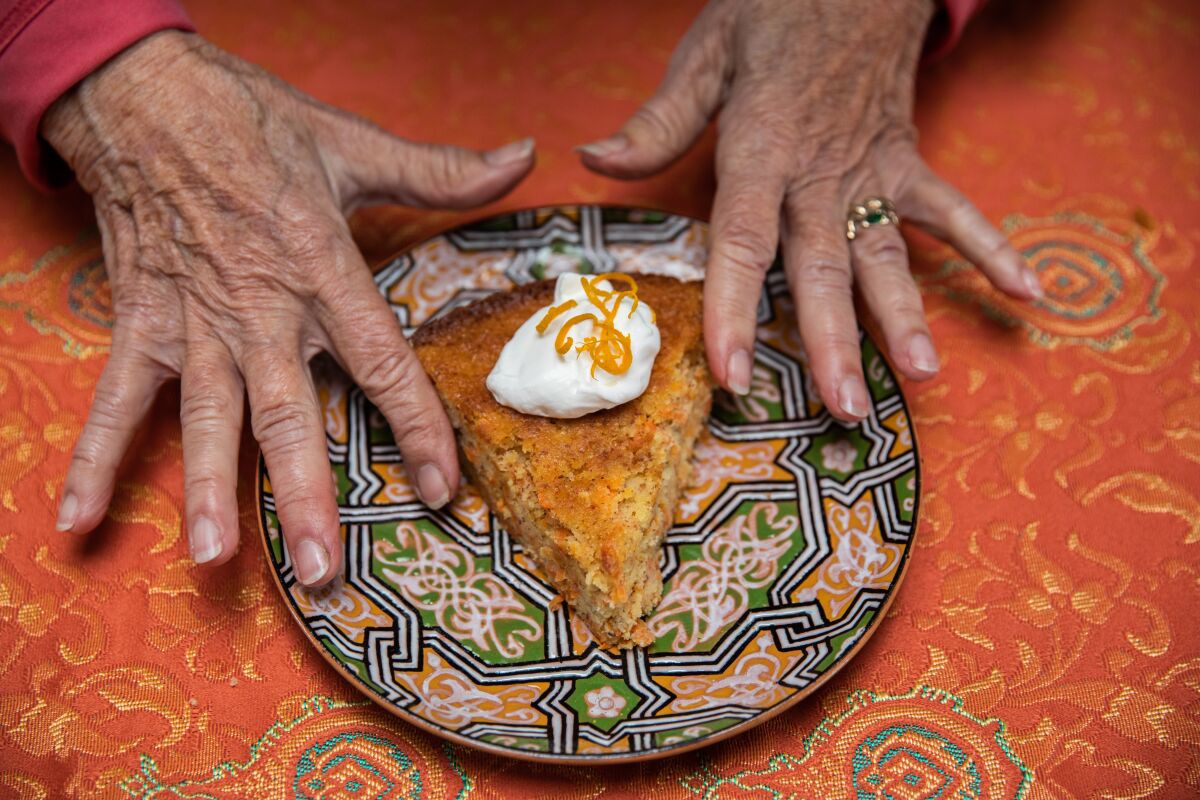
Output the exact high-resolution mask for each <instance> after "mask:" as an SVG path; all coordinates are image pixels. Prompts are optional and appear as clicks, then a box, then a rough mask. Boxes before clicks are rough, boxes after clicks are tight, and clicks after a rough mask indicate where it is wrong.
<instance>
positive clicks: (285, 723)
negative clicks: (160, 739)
mask: <svg viewBox="0 0 1200 800" xmlns="http://www.w3.org/2000/svg"><path fill="white" fill-rule="evenodd" d="M370 705H371V703H370V702H368V701H365V700H364V701H356V702H346V701H343V700H335V699H333V698H332V697H327V696H323V695H318V696H315V697H310V698H308V699H307V700H305V701H304V702H303V703H302V704H301V710H300V714H299V715H297V716H296V717H294V718H293V719H290V720H279V721H277V722H275V723H274V724H272V725H271V726H270V727H269V728H267V730H266V732H265V733H263V735H262V736H260V737H259V738H258V740H257V741H255V742H254V743H253V744H251V745H250V754H249V756H248V757H247V758H246V760H245V761H242V762H239V761H222V762H221V763H219V764H217V765H216V766H215V767H213V768H212V775H211V776H210V777H208V778H204V779H202V780H188V779H186V778H185V779H183V780H181V781H178V782H177V783H170V784H164V783H163V782H162V780H161V779H160V778H159V767H158V763H157V762H156V761H155V760H154V759H153V758H152V757H151V756H148V755H145V754H143V755H142V756H141V758H140V759H139V761H138V766H139V772H138V773H137V774H135V775H131V776H129V777H128V778H126V779H125V780H123V781H121V782H120V783H119V784H117V785H118V787H119V788H120V789H121V790H122V791H124V792H125V793H126V794H127V795H128V796H130V797H135V798H138V800H153V798H159V797H185V798H189V800H217V797H216V796H215V795H212V794H209V793H208V792H207V791H206V789H205V787H206V786H207V785H209V784H215V783H217V782H219V781H222V780H224V779H226V778H229V777H233V776H236V775H239V774H241V773H243V772H247V771H248V770H251V769H253V768H254V766H255V765H256V764H257V763H258V761H259V759H260V758H261V757H262V754H263V753H264V752H265V751H266V750H267V749H268V748H270V747H271V746H273V745H274V744H276V743H277V742H279V741H280V740H282V739H283V737H284V735H285V734H287V733H288V732H289V731H291V730H292V729H293V728H295V727H297V726H298V725H301V724H303V723H304V722H307V721H308V720H310V719H312V718H313V717H315V716H318V715H320V714H325V713H328V712H330V711H334V710H337V709H343V708H365V707H368V706H370Z"/></svg>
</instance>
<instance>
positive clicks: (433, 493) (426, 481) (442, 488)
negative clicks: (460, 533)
mask: <svg viewBox="0 0 1200 800" xmlns="http://www.w3.org/2000/svg"><path fill="white" fill-rule="evenodd" d="M417 494H419V495H420V496H421V502H423V503H425V505H427V506H429V507H430V508H441V507H442V506H444V505H446V503H448V502H449V501H450V486H449V484H447V483H446V476H444V475H442V471H441V470H440V469H438V468H437V467H435V466H434V465H433V464H423V465H422V466H421V468H420V469H419V470H417Z"/></svg>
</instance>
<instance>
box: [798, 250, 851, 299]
mask: <svg viewBox="0 0 1200 800" xmlns="http://www.w3.org/2000/svg"><path fill="white" fill-rule="evenodd" d="M799 271H800V278H801V280H802V281H803V282H804V285H805V287H806V289H808V290H809V291H814V292H819V293H833V292H848V291H849V290H850V270H849V268H848V265H847V264H846V263H845V262H844V261H842V260H841V259H837V258H833V257H832V256H828V255H820V254H817V255H812V256H810V257H808V258H806V259H805V260H804V261H803V262H802V263H801V264H800V270H799Z"/></svg>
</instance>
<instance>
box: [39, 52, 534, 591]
mask: <svg viewBox="0 0 1200 800" xmlns="http://www.w3.org/2000/svg"><path fill="white" fill-rule="evenodd" d="M42 133H43V135H44V137H45V138H46V139H47V140H48V141H49V142H50V143H51V145H52V146H53V147H54V148H55V149H56V150H57V151H58V152H59V153H60V154H61V155H62V156H63V158H65V159H66V161H67V163H68V164H69V165H70V166H71V167H72V168H73V169H74V171H75V174H76V176H77V178H78V180H79V182H80V184H81V185H82V186H83V187H84V188H85V189H86V190H87V191H88V192H89V193H91V194H92V195H93V198H94V200H95V205H96V217H97V221H98V223H99V227H100V232H101V236H102V239H103V246H104V256H105V262H106V265H107V269H108V277H109V282H110V284H111V288H112V294H113V306H114V310H115V314H116V323H115V327H114V330H113V343H112V354H111V355H110V357H109V360H108V364H107V366H106V367H105V369H104V372H103V374H102V375H101V376H100V380H99V383H98V384H97V386H96V395H95V399H94V400H93V403H92V409H91V414H90V416H89V417H88V420H87V423H86V425H85V426H84V429H83V432H82V434H81V435H80V437H79V441H78V443H77V445H76V447H75V454H74V458H73V460H72V461H71V466H70V469H69V472H68V474H67V478H66V483H65V485H64V487H63V496H62V503H61V506H60V511H59V520H58V527H59V529H60V530H71V531H75V532H79V533H83V532H87V531H90V530H91V529H93V528H94V527H96V525H98V524H99V522H100V520H101V519H102V518H103V517H104V514H105V511H106V509H107V507H108V505H109V502H110V500H111V498H112V494H113V488H114V482H115V477H116V473H117V468H118V465H119V463H120V461H121V460H122V457H123V455H124V454H125V451H126V449H127V448H128V447H129V444H130V440H131V439H132V437H133V434H134V432H135V430H136V428H137V427H138V425H139V423H140V421H141V420H142V418H143V417H144V416H145V414H146V412H147V410H148V409H149V408H150V405H151V403H152V401H153V399H154V396H155V394H156V392H157V390H158V388H159V387H160V386H161V385H162V383H163V382H164V381H166V380H167V379H169V378H170V377H172V376H175V375H178V376H180V377H181V380H182V403H181V409H180V413H181V418H182V425H183V460H184V493H185V506H186V509H185V511H186V520H187V528H188V533H189V539H190V543H191V551H192V557H193V558H194V559H195V560H196V561H197V562H200V563H206V562H207V563H220V562H223V561H225V560H227V559H229V558H230V557H231V556H232V555H233V554H234V552H235V550H236V548H237V536H238V518H237V499H236V486H237V452H238V443H239V438H240V431H241V426H242V409H243V392H245V393H248V395H249V400H250V416H251V426H252V429H253V432H254V436H255V437H256V438H257V439H258V441H259V443H260V444H261V445H262V449H263V455H264V457H265V459H266V463H267V469H268V471H269V472H270V475H271V481H272V489H273V491H274V494H275V498H276V508H277V509H278V515H279V519H280V522H281V523H282V526H283V530H284V534H285V537H286V542H287V547H288V552H289V553H290V555H291V559H292V563H293V564H294V567H295V571H296V575H297V577H298V578H299V579H300V580H301V581H302V582H303V583H305V584H309V585H318V584H321V583H323V582H325V581H327V580H329V579H330V578H331V577H332V576H333V575H335V574H337V573H338V571H339V570H340V566H341V557H340V548H339V547H338V510H337V506H336V503H335V496H334V489H333V483H332V480H331V477H330V471H329V461H328V457H327V454H326V448H325V432H324V426H323V424H322V415H321V412H320V409H319V408H318V405H317V395H316V392H315V391H314V388H313V384H312V380H311V374H310V372H309V369H308V361H309V360H310V359H311V358H312V357H313V356H314V355H316V354H317V353H318V352H319V351H327V352H329V353H331V354H332V355H333V356H334V357H335V358H337V359H338V360H339V362H340V363H341V364H342V365H343V366H344V367H345V368H346V370H347V371H348V372H349V374H350V375H351V376H352V377H353V378H354V380H355V381H356V382H357V383H358V385H359V386H361V387H362V389H363V390H364V392H365V393H366V394H367V396H368V397H369V398H370V400H371V401H372V402H373V403H375V405H376V406H378V408H379V410H380V411H381V412H382V413H383V415H384V416H385V417H386V418H387V420H388V422H389V424H390V425H391V428H392V430H393V432H394V433H395V436H396V441H397V443H398V445H399V447H400V450H401V452H402V453H403V456H404V462H405V464H406V465H407V469H408V471H409V473H410V475H411V478H412V480H413V484H414V486H415V487H416V488H417V491H418V493H419V494H420V497H421V499H422V500H424V501H425V502H426V503H428V504H429V505H431V506H438V505H441V504H443V503H445V502H446V501H447V500H448V499H449V498H450V496H451V494H452V493H453V492H454V491H455V489H456V488H457V486H458V461H457V456H456V451H455V444H454V437H453V433H452V431H451V428H450V423H449V421H448V420H447V419H446V416H445V413H444V411H443V410H442V406H441V404H440V402H439V401H438V398H437V395H436V394H435V392H434V390H433V387H432V385H431V384H430V382H429V380H428V378H426V376H425V374H424V372H423V371H422V370H421V367H420V364H419V363H418V361H417V360H416V358H415V357H414V355H413V353H412V351H411V350H410V349H409V347H408V344H407V343H406V341H405V339H404V336H403V334H402V332H401V330H400V328H399V326H398V324H397V322H396V319H395V317H394V316H393V315H392V313H391V311H390V310H389V308H388V305H387V303H386V302H385V301H384V299H383V298H382V297H381V296H380V294H379V292H378V291H377V290H376V287H375V285H374V283H373V282H372V280H371V274H370V271H369V270H368V269H367V267H366V265H365V264H364V263H363V260H362V257H361V255H360V254H359V252H358V250H357V249H356V248H355V246H354V243H353V241H352V240H351V237H350V233H349V230H348V228H347V225H346V221H345V218H344V214H345V213H346V212H348V211H349V210H350V209H352V208H353V207H355V206H356V205H358V204H361V203H364V202H371V201H377V200H388V201H394V202H398V203H404V204H406V205H412V206H429V207H435V206H436V207H449V208H463V207H469V206H474V205H478V204H481V203H484V202H487V201H489V200H492V199H494V198H496V197H498V196H500V195H502V194H504V193H505V192H507V191H508V190H509V189H510V188H512V187H513V186H514V185H515V184H516V183H517V182H518V181H520V180H521V178H522V177H524V175H525V174H526V173H528V172H529V170H530V169H531V168H532V166H533V160H534V159H533V143H532V142H531V141H528V140H527V141H523V142H517V143H514V144H511V145H508V146H505V147H501V148H500V149H498V150H493V151H490V152H487V153H478V152H473V151H469V150H463V149H460V148H456V147H445V146H433V145H427V144H418V143H415V142H410V141H405V140H403V139H398V138H396V137H393V136H390V135H389V134H387V133H386V132H384V131H383V130H381V129H379V128H377V127H375V126H374V125H371V124H370V123H368V122H366V121H364V120H362V119H359V118H357V117H355V116H352V115H350V114H347V113H345V112H342V111H338V110H337V109H334V108H330V107H328V106H325V105H322V104H321V103H318V102H316V101H315V100H313V99H312V98H309V97H307V96H305V95H303V94H301V93H300V92H298V91H296V90H295V89H293V88H291V87H289V86H287V85H286V84H284V83H283V82H281V81H279V80H278V79H276V78H274V77H272V76H271V75H269V74H267V73H266V72H264V71H263V70H261V69H258V68H257V67H254V66H252V65H250V64H247V63H245V62H243V61H240V60H238V59H237V58H234V57H233V56H230V55H229V54H227V53H225V52H222V51H221V50H219V49H217V48H216V47H214V46H212V45H211V44H208V43H206V42H205V41H203V40H202V39H200V38H199V37H197V36H194V35H190V34H183V33H177V32H166V33H160V34H157V35H155V36H151V37H149V38H147V39H145V40H143V41H142V42H140V43H138V44H137V45H135V46H134V47H132V48H130V49H129V50H127V51H125V52H124V53H122V54H121V55H120V56H119V57H117V58H116V59H114V60H112V61H110V62H109V63H108V64H106V65H105V66H104V67H102V68H101V69H99V70H98V71H97V72H95V73H93V74H92V75H91V76H89V77H88V78H87V79H86V80H84V81H83V82H82V84H81V85H80V86H79V87H77V88H76V89H75V90H73V91H72V92H70V93H69V94H68V95H67V96H64V97H63V98H61V99H60V100H59V101H58V102H57V103H56V104H55V106H54V107H53V108H52V109H51V110H50V112H49V113H48V114H47V116H46V118H45V119H44V121H43V125H42Z"/></svg>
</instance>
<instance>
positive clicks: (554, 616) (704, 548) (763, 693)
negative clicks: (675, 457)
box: [258, 206, 919, 763]
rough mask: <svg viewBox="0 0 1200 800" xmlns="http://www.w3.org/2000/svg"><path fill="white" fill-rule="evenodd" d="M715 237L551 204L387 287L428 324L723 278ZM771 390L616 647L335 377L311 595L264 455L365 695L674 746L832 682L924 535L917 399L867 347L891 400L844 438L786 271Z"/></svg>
mask: <svg viewBox="0 0 1200 800" xmlns="http://www.w3.org/2000/svg"><path fill="white" fill-rule="evenodd" d="M706 246H707V227H706V226H705V225H704V224H703V223H701V222H698V221H695V220H692V219H688V218H685V217H679V216H675V215H670V214H665V213H662V212H654V211H647V210H639V209H628V208H606V207H596V206H578V207H553V208H542V209H536V210H530V211H521V212H517V213H514V214H506V215H503V216H498V217H493V218H490V219H487V220H484V221H482V222H477V223H474V224H471V225H468V226H465V227H463V228H459V229H457V230H455V231H452V232H450V233H447V234H444V235H441V236H438V237H435V238H434V239H431V240H429V241H427V242H425V243H423V244H421V245H418V246H417V247H415V248H413V249H412V250H410V251H408V252H406V253H404V254H402V255H400V256H398V257H397V258H395V259H394V260H393V261H391V262H390V263H388V264H387V265H386V266H385V267H384V268H383V269H382V270H381V271H380V272H379V273H378V274H377V276H376V280H377V282H378V285H379V287H380V291H382V292H383V293H384V295H385V296H386V297H387V299H388V301H389V303H390V304H391V306H392V308H393V309H394V311H395V314H396V317H397V319H398V320H399V321H400V323H401V325H402V326H404V327H405V329H406V331H408V332H411V331H412V330H413V329H414V328H415V327H416V326H418V325H420V324H421V323H422V322H424V321H426V320H428V319H430V318H432V317H435V316H438V315H439V314H444V313H445V312H446V311H448V310H449V309H452V308H455V307H457V306H460V305H463V304H465V303H469V302H471V301H472V300H474V299H476V298H479V297H482V296H484V295H487V294H488V293H490V292H493V291H496V290H498V289H504V288H508V287H510V286H512V285H513V284H520V283H526V282H528V281H531V280H536V279H539V278H543V277H552V276H554V275H557V274H560V273H562V272H564V271H580V272H593V273H594V272H605V271H609V270H613V269H619V270H622V271H626V272H652V273H653V272H657V273H668V274H674V275H677V276H683V277H692V278H698V277H701V276H702V275H703V265H704V259H705V253H706ZM758 316H759V320H758V321H759V331H758V340H757V343H756V349H755V360H754V368H753V373H752V388H751V392H750V394H749V395H747V396H745V397H732V396H729V395H725V394H719V395H718V396H717V398H716V401H715V403H714V408H713V414H712V418H711V420H710V421H709V425H708V429H707V431H706V432H705V433H704V434H703V436H702V437H701V439H700V441H699V442H698V444H697V448H696V469H695V472H694V480H693V485H692V486H691V487H690V488H689V489H688V491H687V492H686V493H685V495H684V496H683V498H682V499H681V501H680V505H679V508H678V509H677V511H676V524H675V526H674V527H673V528H672V529H671V531H670V533H669V534H668V536H667V542H666V546H665V548H664V551H663V555H662V567H663V572H664V577H665V586H664V594H663V599H662V602H661V603H660V604H659V606H658V608H657V609H656V610H655V611H654V613H653V615H652V616H651V618H650V620H649V626H650V630H651V632H652V633H653V634H654V636H655V640H654V642H653V643H652V644H651V645H650V646H649V647H645V648H635V649H631V650H625V651H621V652H617V651H610V650H605V649H602V648H600V647H598V646H597V645H596V644H595V643H594V642H593V641H592V639H591V636H590V635H589V633H588V631H587V628H586V627H584V626H583V625H581V624H579V623H578V622H577V621H576V620H575V619H573V618H572V616H571V614H570V611H569V609H568V608H567V607H566V606H565V605H564V604H563V603H562V602H561V601H560V600H557V599H556V593H555V591H554V590H553V589H552V588H551V586H550V585H549V583H547V581H546V580H545V578H544V576H543V574H542V573H541V572H540V571H539V569H538V567H537V565H536V564H535V563H534V562H533V561H532V560H531V559H530V558H529V557H528V556H527V555H526V554H525V553H524V552H523V551H522V549H521V547H520V545H518V544H517V543H516V542H515V541H513V540H512V539H511V538H510V537H509V536H508V534H507V533H506V532H505V531H504V529H503V528H502V527H501V526H500V524H499V523H498V521H497V520H496V518H495V517H494V516H493V515H492V514H491V513H489V511H488V509H487V507H486V505H485V504H484V503H483V502H482V501H481V499H480V497H479V495H478V493H476V492H475V491H474V489H473V488H472V487H471V486H469V485H465V486H464V487H463V488H462V490H461V491H460V493H459V495H458V497H457V499H456V500H455V502H454V503H452V504H450V505H449V506H447V507H445V508H443V509H441V510H439V511H432V510H430V509H428V508H426V507H425V506H424V505H423V504H421V503H420V502H419V501H418V500H417V499H416V496H415V494H414V492H413V491H412V489H411V487H410V485H409V483H408V481H407V479H406V477H405V475H404V471H403V468H402V465H401V463H400V455H399V452H398V450H397V448H396V446H395V443H394V441H393V440H392V437H391V433H390V432H389V430H388V428H387V425H386V423H385V422H384V420H383V419H382V417H381V416H380V415H379V414H378V413H377V412H376V411H375V410H374V409H373V408H372V407H371V406H370V405H369V404H368V403H367V402H366V400H365V398H364V397H363V395H362V394H361V392H359V391H358V390H357V389H355V388H354V387H353V386H352V385H351V384H349V383H348V381H347V380H346V379H345V377H344V376H342V375H340V374H337V373H335V372H334V371H332V370H329V371H328V374H325V373H323V372H322V373H320V374H318V385H319V392H320V396H321V401H322V403H323V405H324V412H325V421H326V433H327V441H328V446H329V459H330V463H331V468H332V471H333V477H334V481H335V483H336V486H337V490H338V504H339V507H340V514H341V523H342V525H341V531H342V537H343V539H342V541H343V546H344V548H345V570H344V574H343V575H342V576H340V577H339V578H338V579H336V580H334V581H333V582H332V583H331V584H330V585H329V586H326V587H324V588H322V589H319V590H315V591H313V590H309V589H306V588H304V587H302V586H300V585H299V584H298V583H297V581H296V579H295V576H294V574H293V571H292V565H291V563H290V561H289V559H288V555H287V553H286V551H285V550H284V548H283V544H282V537H281V535H280V530H279V521H278V519H277V517H276V515H275V507H274V499H273V497H272V495H271V490H270V481H269V478H268V477H267V475H266V471H265V468H264V467H263V464H262V461H261V459H260V461H259V481H258V482H259V510H260V518H261V522H262V528H263V535H264V543H265V546H266V549H267V552H268V554H269V557H270V561H271V563H272V564H273V565H274V571H275V574H276V577H277V578H278V581H279V585H280V587H281V590H282V592H283V595H284V597H285V598H286V599H287V602H288V605H289V606H290V608H291V610H292V612H293V613H294V615H295V617H296V619H297V620H298V621H299V623H300V624H301V626H302V627H303V628H304V630H305V631H306V633H307V634H308V636H309V637H310V639H311V640H312V641H313V642H314V644H315V645H316V646H317V647H318V649H319V650H320V651H321V652H322V653H323V655H324V656H325V657H326V658H327V659H328V660H329V661H330V663H332V664H333V665H334V666H335V667H336V668H337V669H338V670H339V671H341V673H342V674H343V675H345V676H346V678H347V679H349V680H350V681H351V682H352V683H353V684H355V685H356V686H357V687H358V688H359V689H361V690H362V691H363V692H364V693H365V694H366V695H367V696H369V697H371V698H372V699H373V700H375V701H376V702H378V703H380V704H381V705H383V706H384V707H386V708H388V709H389V710H391V711H393V712H394V713H396V714H397V715H399V716H400V717H402V718H404V719H407V720H409V721H411V722H413V723H415V724H417V725H419V726H420V727H423V728H425V729H428V730H430V731H433V732H434V733H437V734H438V735H441V736H445V737H447V738H450V739H452V740H454V741H458V742H461V743H464V744H467V745H471V746H474V747H480V748H483V749H486V750H490V751H493V752H500V753H504V754H507V755H512V756H516V757H520V758H527V759H537V760H549V761H568V762H571V761H574V762H587V763H595V762H611V761H621V760H638V759H645V758H653V757H657V756H664V755H670V754H673V753H677V752H681V751H683V750H687V749H692V748H694V747H698V746H701V745H703V744H708V743H711V742H713V741H716V740H717V739H722V738H725V737H727V736H730V735H733V734H735V733H737V732H740V731H744V730H746V729H747V728H749V727H751V726H753V725H754V724H756V723H758V722H761V721H763V720H764V719H766V718H767V716H769V715H773V714H774V713H777V712H779V711H781V710H782V709H784V708H786V707H787V706H789V705H791V704H793V703H795V702H797V701H799V700H800V699H801V698H802V697H804V696H805V695H807V694H809V693H810V692H812V691H813V690H814V689H815V688H816V687H817V686H818V685H820V684H821V683H822V682H823V681H824V680H825V679H827V678H829V676H831V675H832V674H833V673H834V672H835V671H836V670H837V669H839V668H840V667H841V666H842V665H844V664H845V663H846V662H847V661H848V660H849V659H850V658H851V657H852V656H853V655H854V653H855V652H856V651H857V650H858V648H859V647H861V645H862V643H863V642H864V641H865V639H866V637H867V636H868V635H870V633H871V632H872V631H873V630H874V629H875V627H876V626H877V625H878V624H879V623H880V622H881V621H882V619H883V616H884V611H885V610H886V607H887V605H888V602H889V599H890V597H891V595H892V593H893V592H894V591H895V590H896V587H897V586H898V585H899V583H900V580H901V578H902V576H903V572H904V567H905V564H906V560H907V557H908V552H909V545H910V542H911V538H912V533H913V530H914V529H915V524H916V514H917V501H918V496H919V464H918V459H917V452H916V447H915V442H914V441H913V436H912V428H911V424H910V421H909V417H908V411H907V408H906V406H905V403H904V398H903V396H902V395H901V393H900V389H899V387H898V385H897V382H896V379H895V376H894V375H893V374H892V371H891V370H890V368H889V367H888V365H887V363H886V362H885V361H884V359H883V358H882V357H881V356H880V354H879V351H878V350H877V349H876V348H875V346H874V345H873V344H872V343H871V341H870V340H869V339H868V338H867V337H866V336H865V335H863V336H862V339H861V342H862V355H863V364H864V367H865V371H866V374H867V377H868V383H869V386H870V394H871V399H872V407H871V411H870V414H869V415H868V416H867V418H866V419H865V420H863V421H862V422H861V423H859V424H857V425H845V424H843V423H841V422H838V421H837V420H835V419H834V418H833V417H831V416H830V415H829V414H828V413H827V412H826V411H825V409H824V408H823V407H822V405H821V404H820V402H819V400H818V398H817V395H816V393H815V392H814V391H813V387H812V384H811V377H810V375H809V372H808V370H807V367H806V365H805V359H804V356H803V353H802V349H801V347H800V339H799V336H798V334H797V330H796V324H795V316H794V310H793V306H792V301H791V298H790V296H789V293H788V290H787V285H786V282H785V280H784V276H783V274H782V272H780V271H779V270H777V269H776V270H773V271H772V272H770V273H769V274H768V278H767V281H766V286H765V288H764V291H763V296H762V300H761V302H760V304H759V311H758Z"/></svg>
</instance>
